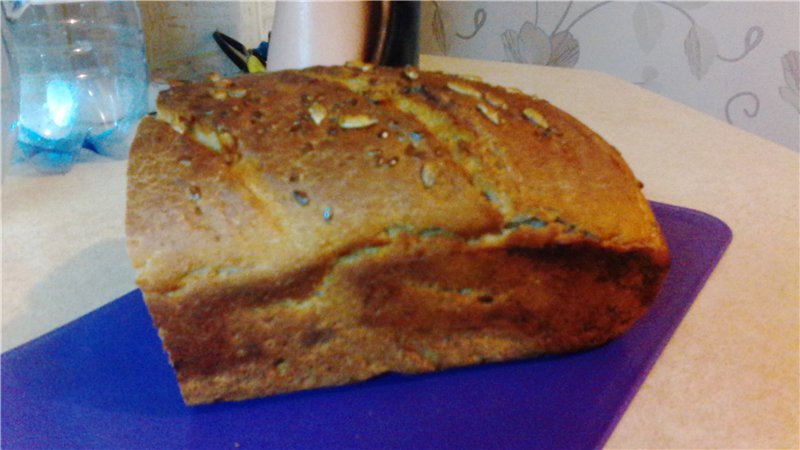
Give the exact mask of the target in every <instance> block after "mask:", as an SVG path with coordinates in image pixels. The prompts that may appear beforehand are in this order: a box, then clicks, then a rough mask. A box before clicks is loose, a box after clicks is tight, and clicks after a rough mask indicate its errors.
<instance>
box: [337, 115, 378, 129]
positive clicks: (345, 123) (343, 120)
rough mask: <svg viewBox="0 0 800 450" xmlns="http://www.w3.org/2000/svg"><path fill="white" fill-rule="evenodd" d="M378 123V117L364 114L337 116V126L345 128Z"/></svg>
mask: <svg viewBox="0 0 800 450" xmlns="http://www.w3.org/2000/svg"><path fill="white" fill-rule="evenodd" d="M376 123H378V119H376V118H374V117H372V116H368V115H366V114H358V115H355V116H350V115H345V116H341V117H339V127H341V128H345V129H354V128H366V127H368V126H371V125H375V124H376Z"/></svg>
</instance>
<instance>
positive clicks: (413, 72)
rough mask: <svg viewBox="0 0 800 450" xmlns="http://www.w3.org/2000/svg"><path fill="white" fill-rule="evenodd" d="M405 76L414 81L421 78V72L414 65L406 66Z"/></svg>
mask: <svg viewBox="0 0 800 450" xmlns="http://www.w3.org/2000/svg"><path fill="white" fill-rule="evenodd" d="M403 76H405V77H406V78H408V79H409V80H412V81H413V80H416V79H417V78H419V72H417V69H415V68H414V66H405V67H404V68H403Z"/></svg>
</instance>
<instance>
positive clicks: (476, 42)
mask: <svg viewBox="0 0 800 450" xmlns="http://www.w3.org/2000/svg"><path fill="white" fill-rule="evenodd" d="M799 24H800V2H797V1H784V2H760V1H758V2H756V1H749V2H683V1H649V2H613V1H604V2H572V1H555V2H544V1H525V2H495V1H489V2H477V1H464V2H451V1H431V2H423V5H422V26H421V30H420V31H421V33H420V48H421V51H422V53H428V54H435V55H448V56H456V57H463V58H475V59H486V60H495V61H506V62H515V63H520V64H542V65H549V66H561V67H575V68H580V69H589V70H599V71H603V72H606V73H609V74H611V75H615V76H617V77H619V78H622V79H625V80H628V81H630V82H632V83H635V84H638V85H640V86H642V87H644V88H646V89H649V90H651V91H654V92H657V93H659V94H661V95H664V96H666V97H670V98H673V99H675V100H677V101H680V102H682V103H684V104H686V105H688V106H690V107H693V108H695V109H698V110H701V111H703V112H705V113H707V114H710V115H712V116H716V117H717V118H719V119H720V120H724V121H726V122H728V123H730V124H732V125H734V126H737V127H740V128H743V129H745V130H748V131H750V132H752V133H754V134H758V135H761V136H762V137H765V138H767V139H770V140H772V141H775V142H777V143H779V144H782V145H784V146H786V147H789V148H790V149H793V150H794V151H800V136H799V135H800V105H799V104H800V101H798V99H800V93H799V91H800V89H798V87H799V86H800V53H798V47H799V45H798V38H799V36H800V31H799V30H798V28H799V27H800V25H799Z"/></svg>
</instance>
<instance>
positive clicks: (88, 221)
mask: <svg viewBox="0 0 800 450" xmlns="http://www.w3.org/2000/svg"><path fill="white" fill-rule="evenodd" d="M421 65H422V67H423V68H427V69H437V70H446V71H449V72H456V73H464V74H474V75H479V76H481V77H482V78H483V79H484V80H486V81H488V82H492V83H497V84H503V85H507V86H515V87H517V88H519V89H522V90H523V91H525V92H528V93H532V94H536V95H538V96H540V97H542V98H545V99H547V100H549V101H550V102H551V103H553V104H555V105H557V106H559V107H561V108H562V109H564V110H566V111H567V112H569V113H571V114H573V115H574V116H576V117H578V118H579V119H580V120H582V121H583V122H585V123H586V124H587V125H589V126H590V127H592V128H594V129H595V130H596V131H597V132H599V134H601V135H602V136H603V137H605V138H606V139H607V140H608V141H609V142H611V144H613V145H614V146H616V147H617V148H618V149H619V151H620V152H621V153H622V155H623V156H624V158H625V159H626V160H627V161H628V163H629V164H630V166H631V168H632V169H633V171H634V172H635V173H636V175H637V177H638V178H639V179H640V180H642V181H643V182H644V184H645V194H646V195H647V197H648V198H650V199H651V200H656V201H661V202H665V203H671V204H675V205H679V206H684V207H689V208H694V209H698V210H701V211H704V212H707V213H709V214H711V215H714V216H716V217H718V218H720V219H722V220H723V221H724V222H726V223H727V224H728V225H729V226H730V227H731V229H732V230H733V241H732V243H731V245H730V247H729V248H728V250H727V252H726V253H725V255H724V256H723V258H722V260H721V261H720V263H719V265H718V266H717V268H716V270H715V271H714V273H713V274H712V275H711V277H710V279H709V280H708V282H707V284H706V285H705V287H704V288H703V290H702V291H701V292H700V294H699V296H698V297H697V299H696V300H695V302H694V304H693V305H692V307H691V309H690V310H689V312H688V314H687V316H686V317H685V319H684V320H683V322H681V324H680V326H679V327H678V329H677V331H676V333H675V335H674V336H673V338H672V340H671V341H670V343H669V344H668V345H667V347H666V349H665V350H664V352H663V354H662V355H661V357H660V358H659V360H658V361H657V363H656V365H655V367H654V368H653V370H652V372H651V373H650V374H649V376H648V377H647V379H646V381H645V382H644V384H643V386H642V388H641V389H640V391H639V392H638V394H637V395H636V397H635V398H634V400H633V402H632V403H631V405H630V407H629V408H628V410H627V412H626V413H625V415H624V416H623V418H622V421H621V422H620V423H619V425H618V427H617V428H616V430H615V431H614V433H613V434H612V436H611V438H610V440H609V441H608V447H610V448H645V447H646V448H678V447H680V448H733V447H737V448H745V447H746V448H800V436H799V435H798V433H799V432H798V408H799V405H800V380H799V377H800V375H798V372H799V369H800V361H799V360H798V354H799V353H800V351H799V347H800V336H799V333H800V327H799V326H798V325H799V322H798V319H799V317H800V313H799V311H800V309H799V308H800V307H799V304H800V281H799V280H798V277H799V274H800V247H799V246H800V222H799V220H798V193H799V192H800V161H799V160H798V154H797V153H794V152H792V151H791V150H789V149H787V148H785V147H781V146H779V145H777V144H774V143H772V142H769V141H766V140H764V139H761V138H759V137H756V136H754V135H752V134H749V133H747V132H745V131H741V130H739V129H737V128H734V127H732V126H729V125H728V124H726V123H723V122H720V121H718V120H716V119H714V118H712V117H709V116H707V115H704V114H702V113H699V112H696V111H694V110H691V109H689V108H687V107H685V106H682V105H680V104H678V103H675V102H673V101H670V100H667V99H665V98H663V97H660V96H658V95H656V94H653V93H651V92H649V91H646V90H644V89H641V88H639V87H637V86H635V85H631V84H629V83H627V82H624V81H621V80H619V79H616V78H613V77H611V76H608V75H604V74H600V73H596V72H589V71H581V70H572V69H561V68H551V67H542V66H527V65H516V64H506V63H496V62H481V61H471V60H461V59H452V58H442V57H431V56H424V57H423V58H422V64H421ZM125 166H126V162H125V161H111V160H104V159H99V160H96V161H94V162H89V163H83V164H79V165H77V166H75V167H74V168H73V169H72V170H71V171H70V172H69V173H68V174H66V175H63V176H31V175H26V174H25V173H24V171H21V170H18V169H19V168H17V167H12V168H11V170H9V171H8V174H7V176H6V177H5V179H4V182H3V184H2V236H3V249H2V255H3V257H2V302H3V309H2V313H3V314H2V326H3V328H2V338H3V340H2V348H3V350H4V351H5V350H8V349H10V348H13V347H15V346H18V345H20V344H22V343H24V342H27V341H28V340H30V339H32V338H34V337H37V336H39V335H41V334H43V333H46V332H48V331H50V330H52V329H53V328H55V327H58V326H59V325H62V324H64V323H67V322H69V321H71V320H73V319H75V318H78V317H80V316H81V315H83V314H85V313H87V312H89V311H91V310H93V309H95V308H97V307H98V306H101V305H103V304H104V303H107V302H109V301H111V300H113V299H115V298H117V297H119V296H122V295H123V294H125V293H127V292H129V291H131V290H133V289H135V285H134V282H133V278H134V272H133V269H132V268H131V265H130V262H129V261H128V259H127V254H126V251H125V245H124V224H123V220H124V206H125V205H124V204H125Z"/></svg>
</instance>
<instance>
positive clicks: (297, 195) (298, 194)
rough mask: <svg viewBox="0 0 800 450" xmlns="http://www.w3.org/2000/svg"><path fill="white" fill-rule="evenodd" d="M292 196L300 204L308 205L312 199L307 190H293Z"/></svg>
mask: <svg viewBox="0 0 800 450" xmlns="http://www.w3.org/2000/svg"><path fill="white" fill-rule="evenodd" d="M292 196H293V197H294V200H295V201H296V202H297V203H299V204H300V206H306V205H308V203H309V202H310V201H311V200H309V198H308V194H306V193H305V191H292Z"/></svg>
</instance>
